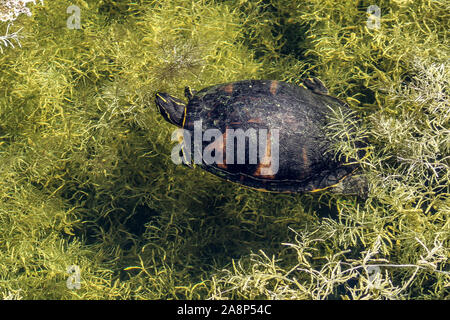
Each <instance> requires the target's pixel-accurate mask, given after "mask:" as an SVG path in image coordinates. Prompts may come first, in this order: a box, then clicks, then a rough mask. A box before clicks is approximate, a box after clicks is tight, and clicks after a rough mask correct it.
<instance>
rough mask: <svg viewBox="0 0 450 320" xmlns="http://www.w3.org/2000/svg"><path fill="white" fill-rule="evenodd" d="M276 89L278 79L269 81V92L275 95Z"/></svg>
mask: <svg viewBox="0 0 450 320" xmlns="http://www.w3.org/2000/svg"><path fill="white" fill-rule="evenodd" d="M277 89H278V81H272V82H270V89H269V90H270V93H271V94H272V95H276V94H277Z"/></svg>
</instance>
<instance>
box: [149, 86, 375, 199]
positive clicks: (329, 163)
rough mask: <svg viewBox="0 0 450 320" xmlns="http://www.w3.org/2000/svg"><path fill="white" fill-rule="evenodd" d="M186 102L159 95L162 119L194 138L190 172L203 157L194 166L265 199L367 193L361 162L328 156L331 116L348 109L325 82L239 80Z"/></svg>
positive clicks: (186, 155) (190, 94)
mask: <svg viewBox="0 0 450 320" xmlns="http://www.w3.org/2000/svg"><path fill="white" fill-rule="evenodd" d="M185 98H186V99H187V102H185V101H184V100H182V99H179V98H177V97H174V96H171V95H170V94H168V93H164V92H157V93H156V95H155V103H156V106H157V107H158V109H159V112H160V113H161V115H162V117H163V118H164V119H165V120H166V121H168V122H170V123H171V124H173V125H176V126H177V127H179V128H181V129H182V130H183V132H185V133H188V135H183V138H184V139H182V142H181V143H182V146H181V148H180V152H181V154H182V156H183V163H184V164H186V165H188V166H192V160H193V158H195V157H196V155H199V157H197V158H196V159H194V162H195V165H198V166H200V167H201V168H203V169H205V170H207V171H209V172H211V173H213V174H215V175H216V176H219V177H221V178H223V179H226V180H228V181H232V182H236V183H239V184H241V185H243V186H246V187H250V188H253V189H257V190H260V191H269V192H281V193H308V192H312V193H314V192H319V191H324V190H328V191H332V192H335V193H341V194H356V195H365V194H366V193H367V182H366V181H365V179H364V178H362V175H358V174H355V172H357V171H358V168H359V167H358V165H357V164H356V162H354V161H351V160H347V161H343V160H337V159H340V158H344V157H336V156H335V153H333V152H330V150H331V141H330V140H329V139H328V138H327V135H326V127H327V125H328V124H329V117H328V115H329V114H330V113H331V112H332V111H333V110H336V109H337V108H341V110H343V111H348V110H350V108H349V106H348V105H347V104H346V103H344V102H343V101H341V100H340V99H338V98H336V97H333V96H331V95H329V94H328V90H327V88H326V87H325V85H324V84H323V83H322V82H321V81H320V80H319V79H317V78H308V79H304V80H303V81H302V82H301V84H300V85H296V84H292V83H289V82H284V81H279V80H241V81H235V82H228V83H222V84H218V85H213V86H209V87H206V88H204V89H202V90H199V91H194V90H192V89H191V88H189V87H186V88H185ZM208 130H210V131H209V132H208ZM196 131H197V132H196ZM211 132H213V133H214V134H211ZM208 133H209V134H208ZM238 133H239V134H238ZM196 134H197V137H202V139H201V141H200V142H199V140H198V139H197V143H195V141H194V142H192V136H195V135H196ZM205 134H206V135H207V136H208V138H205ZM186 137H188V138H190V140H191V141H189V139H186ZM213 138H214V140H213ZM239 139H240V141H238V140H239ZM193 140H195V139H193ZM243 141H244V143H243ZM255 146H256V147H255ZM238 148H240V150H238ZM255 150H256V151H255ZM239 152H240V153H239ZM207 154H208V155H209V157H205V158H207V159H200V160H198V158H201V156H202V155H203V156H205V155H207ZM255 154H256V156H255ZM275 156H276V157H275ZM239 157H240V158H239ZM211 159H213V160H215V161H211ZM255 159H256V160H255ZM206 160H208V161H206ZM221 160H222V161H221Z"/></svg>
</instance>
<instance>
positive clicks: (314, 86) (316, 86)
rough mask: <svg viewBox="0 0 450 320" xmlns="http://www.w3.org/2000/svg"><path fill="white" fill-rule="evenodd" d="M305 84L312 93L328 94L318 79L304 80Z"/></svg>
mask: <svg viewBox="0 0 450 320" xmlns="http://www.w3.org/2000/svg"><path fill="white" fill-rule="evenodd" d="M303 84H304V85H305V86H306V87H307V88H308V89H309V90H311V91H312V92H315V93H318V94H328V89H327V88H326V87H325V85H324V84H323V82H322V81H320V80H319V79H317V78H308V79H305V80H303Z"/></svg>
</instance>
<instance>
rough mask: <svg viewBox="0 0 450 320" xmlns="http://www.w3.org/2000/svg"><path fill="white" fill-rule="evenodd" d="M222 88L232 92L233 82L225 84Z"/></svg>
mask: <svg viewBox="0 0 450 320" xmlns="http://www.w3.org/2000/svg"><path fill="white" fill-rule="evenodd" d="M223 90H224V91H225V92H226V93H232V92H233V84H232V83H230V84H228V85H226V86H225V87H223Z"/></svg>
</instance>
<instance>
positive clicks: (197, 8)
mask: <svg viewBox="0 0 450 320" xmlns="http://www.w3.org/2000/svg"><path fill="white" fill-rule="evenodd" d="M73 4H75V5H77V6H79V8H80V10H81V11H80V12H81V29H68V28H67V18H68V17H69V15H70V14H68V13H67V12H66V10H67V6H68V4H67V2H65V1H52V2H51V3H47V2H46V3H45V5H39V4H37V5H36V6H33V7H32V8H31V9H32V12H33V15H32V16H30V17H28V16H25V15H22V16H20V17H19V18H18V19H17V20H16V21H15V25H17V26H19V25H20V27H21V28H23V29H22V30H21V32H22V35H23V38H21V39H20V43H21V46H22V47H21V48H19V47H16V48H11V47H7V48H4V53H3V54H0V68H1V71H0V157H1V158H0V164H1V172H0V174H1V178H0V248H1V249H0V292H2V294H3V296H4V297H8V296H11V295H12V296H15V297H22V298H23V299H207V298H222V299H224V298H226V299H234V298H241V299H448V297H449V296H448V287H449V278H450V276H449V266H448V259H449V239H450V229H449V223H448V221H449V214H450V202H449V194H450V190H449V171H450V170H449V165H450V163H449V159H450V140H449V136H450V134H449V133H450V131H449V127H450V126H449V117H450V114H449V110H450V106H449V99H448V94H449V80H448V79H450V77H449V63H448V61H449V52H450V51H449V50H448V45H449V43H448V35H449V32H448V30H450V29H449V23H450V19H449V18H450V17H449V10H448V9H449V8H448V3H447V2H446V1H425V0H424V1H407V0H405V1H400V0H399V1H381V2H379V3H378V6H379V7H380V9H381V20H380V28H378V29H370V28H368V26H367V23H366V22H367V19H368V14H367V7H368V6H369V5H371V4H372V3H369V2H367V1H345V2H342V1H334V0H321V1H318V0H307V1H292V0H270V1H269V0H268V1H245V0H241V1H237V0H229V1H200V0H198V1H182V0H179V1H175V0H166V1H145V0H141V1H113V0H108V1H74V3H73ZM2 27H4V28H5V29H6V25H5V26H2ZM13 28H16V26H14V27H13ZM17 28H18V27H17ZM14 30H16V29H14ZM14 30H13V31H14ZM306 76H317V77H319V78H320V79H321V80H322V81H324V83H326V85H327V87H328V88H329V89H330V92H331V93H332V94H333V95H336V96H338V97H339V98H341V99H343V100H346V101H347V102H348V103H349V104H350V105H351V107H352V108H353V110H354V113H355V114H357V115H359V116H360V118H361V123H358V125H357V126H355V125H353V124H352V123H349V122H348V121H349V120H348V119H346V118H345V117H344V116H343V117H342V118H339V117H337V119H336V126H335V127H334V128H333V132H332V134H334V135H337V136H340V137H348V139H344V140H341V141H342V142H340V143H338V144H337V145H336V148H337V149H339V150H342V151H344V154H345V155H346V156H348V157H352V158H355V159H357V161H359V162H360V164H361V166H362V170H363V172H364V174H366V175H367V177H368V179H369V182H370V186H371V190H370V194H369V198H368V199H367V200H361V199H357V198H353V197H340V196H337V195H329V194H322V195H310V194H305V195H285V194H267V193H263V194H262V193H260V192H257V191H252V190H248V189H245V188H243V187H240V186H238V185H234V184H230V183H227V182H225V181H222V180H220V179H218V178H216V177H214V176H212V175H210V174H208V173H206V172H202V171H199V170H198V169H195V170H191V169H188V168H186V167H182V166H176V165H174V164H173V163H172V162H171V160H170V150H171V147H172V144H171V142H170V137H171V133H172V130H173V129H174V128H173V127H172V126H171V125H170V124H168V123H166V122H165V121H164V120H163V119H162V117H161V116H160V115H159V114H158V112H157V110H156V107H155V105H154V103H153V97H154V93H155V92H156V91H167V92H170V93H172V94H174V95H178V96H182V93H183V89H184V87H185V86H186V85H189V86H190V87H192V88H195V89H200V88H203V87H205V86H208V85H212V84H216V83H220V82H227V81H234V80H241V79H249V78H252V79H261V78H273V79H279V80H287V81H291V82H295V83H299V82H300V81H301V79H302V78H303V77H306ZM355 132H356V133H357V137H362V136H363V137H366V138H367V139H368V140H369V142H370V147H369V149H368V150H367V153H366V155H365V157H358V154H357V151H358V150H357V148H355V144H354V143H355V139H356V138H355V136H354V133H355ZM71 265H77V266H79V268H80V276H81V282H80V285H81V288H80V289H78V290H76V289H72V290H71V289H68V288H67V285H66V280H67V278H68V277H69V274H68V273H67V268H68V266H71ZM370 268H372V269H373V268H377V269H376V270H378V272H376V274H375V275H373V274H372V273H370Z"/></svg>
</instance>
